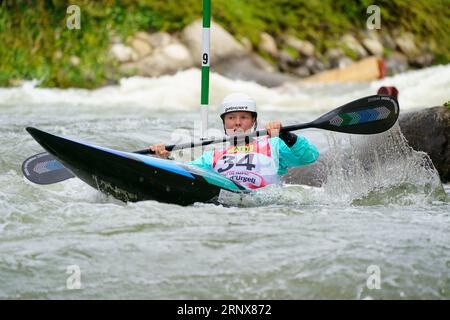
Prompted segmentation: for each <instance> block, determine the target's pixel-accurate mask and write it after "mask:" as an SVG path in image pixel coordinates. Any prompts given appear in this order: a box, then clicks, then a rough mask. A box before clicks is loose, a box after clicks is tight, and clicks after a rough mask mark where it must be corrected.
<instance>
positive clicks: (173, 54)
mask: <svg viewBox="0 0 450 320" xmlns="http://www.w3.org/2000/svg"><path fill="white" fill-rule="evenodd" d="M192 66H193V61H192V57H191V54H190V52H189V50H188V49H187V48H186V47H185V46H184V45H183V44H181V43H177V42H175V43H170V44H169V45H167V46H164V47H162V48H158V49H156V50H155V51H154V52H153V54H152V55H150V56H147V57H145V58H143V59H142V60H140V61H138V62H134V63H127V64H123V65H121V67H120V69H121V71H122V72H127V71H128V70H135V69H137V70H138V72H137V74H139V75H141V76H150V77H157V76H161V75H164V74H173V73H175V72H177V71H179V70H183V69H186V68H190V67H192Z"/></svg>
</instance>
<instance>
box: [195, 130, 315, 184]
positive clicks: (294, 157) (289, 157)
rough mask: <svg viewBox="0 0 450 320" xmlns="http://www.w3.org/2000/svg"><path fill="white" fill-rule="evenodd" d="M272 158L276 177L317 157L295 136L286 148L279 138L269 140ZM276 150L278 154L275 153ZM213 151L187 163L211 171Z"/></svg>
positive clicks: (304, 139)
mask: <svg viewBox="0 0 450 320" xmlns="http://www.w3.org/2000/svg"><path fill="white" fill-rule="evenodd" d="M269 143H270V148H271V150H273V151H275V152H272V155H273V157H278V159H275V160H276V161H277V160H278V161H277V163H278V175H280V176H281V175H283V174H285V173H287V172H288V167H298V166H305V165H308V164H311V163H313V162H315V161H316V160H317V158H318V157H319V152H318V151H317V148H316V147H315V146H314V145H313V144H311V143H309V141H308V140H307V139H306V138H304V137H302V136H297V141H296V142H295V143H294V144H293V145H292V146H291V147H288V146H287V145H286V143H285V142H284V141H283V140H282V139H280V138H279V137H273V138H270V139H269ZM277 150H278V152H276V151H277ZM213 154H214V151H213V150H211V151H206V152H205V153H203V155H202V156H201V157H199V158H198V159H196V160H194V161H191V162H189V163H190V164H193V165H195V166H198V167H201V168H205V169H210V170H212V164H213Z"/></svg>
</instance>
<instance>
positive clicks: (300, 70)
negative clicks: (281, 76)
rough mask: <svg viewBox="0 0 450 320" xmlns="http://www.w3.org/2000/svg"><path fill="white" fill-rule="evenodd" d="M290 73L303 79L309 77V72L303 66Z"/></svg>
mask: <svg viewBox="0 0 450 320" xmlns="http://www.w3.org/2000/svg"><path fill="white" fill-rule="evenodd" d="M292 73H293V74H295V75H296V76H299V77H300V78H304V77H307V76H309V75H311V72H310V71H309V69H308V68H307V67H305V66H301V67H297V68H295V69H293V70H292Z"/></svg>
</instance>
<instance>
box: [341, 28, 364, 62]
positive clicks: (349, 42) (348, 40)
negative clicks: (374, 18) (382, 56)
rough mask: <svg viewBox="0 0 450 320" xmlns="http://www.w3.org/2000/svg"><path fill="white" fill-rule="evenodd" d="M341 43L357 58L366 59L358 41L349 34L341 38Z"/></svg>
mask: <svg viewBox="0 0 450 320" xmlns="http://www.w3.org/2000/svg"><path fill="white" fill-rule="evenodd" d="M341 42H342V44H343V45H344V46H346V47H347V48H349V49H350V50H352V51H353V52H355V53H356V54H357V55H358V57H359V58H364V57H367V51H366V49H364V47H363V46H362V45H361V44H360V43H359V41H358V40H357V39H356V38H355V37H354V36H352V35H351V34H346V35H344V36H343V37H342V38H341Z"/></svg>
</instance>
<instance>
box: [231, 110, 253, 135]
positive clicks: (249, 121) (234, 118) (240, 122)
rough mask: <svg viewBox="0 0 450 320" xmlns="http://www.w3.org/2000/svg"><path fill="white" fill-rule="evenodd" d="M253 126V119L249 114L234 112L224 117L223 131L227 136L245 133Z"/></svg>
mask: <svg viewBox="0 0 450 320" xmlns="http://www.w3.org/2000/svg"><path fill="white" fill-rule="evenodd" d="M254 124H255V118H254V117H253V115H252V114H251V113H250V112H245V111H236V112H230V113H227V114H226V115H225V116H224V125H225V131H226V133H227V134H228V135H230V136H233V135H237V134H242V133H247V132H249V130H250V129H251V128H252V127H253V125H254Z"/></svg>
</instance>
